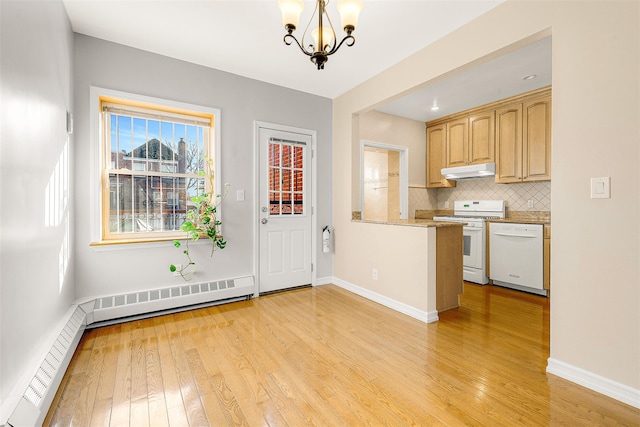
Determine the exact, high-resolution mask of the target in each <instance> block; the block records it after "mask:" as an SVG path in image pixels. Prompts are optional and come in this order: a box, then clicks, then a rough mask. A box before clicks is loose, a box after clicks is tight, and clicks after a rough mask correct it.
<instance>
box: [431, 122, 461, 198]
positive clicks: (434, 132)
mask: <svg viewBox="0 0 640 427" xmlns="http://www.w3.org/2000/svg"><path fill="white" fill-rule="evenodd" d="M446 144H447V133H446V128H445V126H444V125H438V126H433V127H429V128H427V188H441V187H455V186H456V182H455V181H448V180H446V179H444V177H443V176H442V174H441V173H440V170H441V169H442V168H443V167H444V165H445V158H446Z"/></svg>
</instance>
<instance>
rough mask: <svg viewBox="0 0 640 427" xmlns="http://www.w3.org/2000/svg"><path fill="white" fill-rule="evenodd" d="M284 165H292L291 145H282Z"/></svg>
mask: <svg viewBox="0 0 640 427" xmlns="http://www.w3.org/2000/svg"><path fill="white" fill-rule="evenodd" d="M282 167H283V168H290V167H291V146H289V145H283V146H282Z"/></svg>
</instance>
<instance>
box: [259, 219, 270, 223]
mask: <svg viewBox="0 0 640 427" xmlns="http://www.w3.org/2000/svg"><path fill="white" fill-rule="evenodd" d="M260 222H261V223H263V224H266V223H267V222H269V220H268V219H267V218H262V220H261V221H260Z"/></svg>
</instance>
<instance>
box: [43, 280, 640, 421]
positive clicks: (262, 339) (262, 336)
mask: <svg viewBox="0 0 640 427" xmlns="http://www.w3.org/2000/svg"><path fill="white" fill-rule="evenodd" d="M461 302H462V306H461V307H460V308H459V309H455V310H450V311H447V312H444V313H441V315H440V321H439V322H437V323H432V324H424V323H422V322H420V321H418V320H415V319H412V318H410V317H408V316H405V315H402V314H399V313H397V312H395V311H392V310H390V309H388V308H386V307H383V306H380V305H378V304H376V303H374V302H371V301H368V300H366V299H364V298H361V297H359V296H357V295H354V294H352V293H350V292H347V291H345V290H343V289H341V288H338V287H336V286H333V285H327V286H321V287H317V288H307V289H300V290H295V291H290V292H285V293H280V294H274V295H269V296H263V297H260V298H257V299H253V300H250V301H242V302H237V303H232V304H226V305H221V306H217V307H210V308H203V309H198V310H193V311H188V312H183V313H178V314H171V315H165V316H161V317H156V318H152V319H147V320H138V321H134V322H129V323H123V324H120V325H115V326H108V327H103V328H100V329H93V330H89V331H87V332H86V333H85V335H84V336H83V338H82V341H81V343H80V345H79V347H78V349H77V351H76V354H75V355H74V358H73V360H72V362H71V365H70V366H69V369H68V370H67V373H66V375H65V377H64V379H63V381H62V384H61V386H60V389H59V390H58V394H57V395H56V397H55V399H54V402H53V404H52V406H51V409H50V411H49V413H48V415H47V418H46V420H45V425H50V426H68V425H74V426H75V425H78V426H94V425H95V426H108V425H110V426H127V425H131V426H153V427H155V426H167V425H171V426H209V425H210V426H224V425H244V426H304V425H326V426H359V425H392V426H407V425H419V426H430V425H448V426H458V425H467V426H514V425H530V426H541V425H571V426H577V425H581V426H582V425H598V426H601V425H611V426H613V425H615V426H618V425H629V426H634V425H635V426H637V425H640V410H638V409H635V408H633V407H631V406H628V405H625V404H622V403H620V402H617V401H615V400H613V399H610V398H608V397H605V396H602V395H600V394H597V393H595V392H592V391H590V390H588V389H585V388H583V387H580V386H578V385H575V384H573V383H570V382H568V381H565V380H563V379H561V378H558V377H555V376H553V375H547V374H545V367H546V360H547V358H548V356H549V306H548V300H547V299H546V298H543V297H538V296H534V295H528V294H524V293H520V292H517V291H512V290H508V289H502V288H498V287H492V286H484V287H483V286H478V285H474V284H465V291H464V295H463V297H462V300H461Z"/></svg>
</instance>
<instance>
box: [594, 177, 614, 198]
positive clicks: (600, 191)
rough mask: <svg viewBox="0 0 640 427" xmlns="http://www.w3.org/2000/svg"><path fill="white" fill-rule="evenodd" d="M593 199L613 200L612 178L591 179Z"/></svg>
mask: <svg viewBox="0 0 640 427" xmlns="http://www.w3.org/2000/svg"><path fill="white" fill-rule="evenodd" d="M591 198H592V199H610V198H611V177H609V176H604V177H601V178H591Z"/></svg>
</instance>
